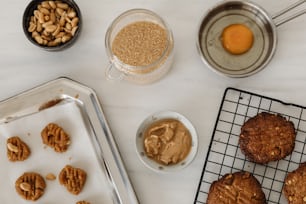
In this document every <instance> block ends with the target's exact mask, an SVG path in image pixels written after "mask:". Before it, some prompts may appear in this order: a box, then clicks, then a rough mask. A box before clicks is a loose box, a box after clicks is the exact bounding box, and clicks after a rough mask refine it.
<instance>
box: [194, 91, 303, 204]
mask: <svg viewBox="0 0 306 204" xmlns="http://www.w3.org/2000/svg"><path fill="white" fill-rule="evenodd" d="M263 111H264V112H271V113H280V114H281V115H283V116H284V117H286V118H287V119H289V120H290V121H292V122H293V123H294V125H295V128H296V132H297V135H296V140H295V148H294V151H293V153H292V154H291V155H289V156H287V157H286V158H285V159H283V160H280V161H277V162H270V163H268V164H266V165H260V164H256V163H253V162H250V161H248V160H247V159H246V158H245V156H244V154H242V153H241V150H240V148H239V145H238V139H239V135H240V128H241V126H242V125H243V124H244V122H245V121H246V120H248V119H249V118H250V117H253V116H255V115H256V114H257V113H259V112H263ZM305 141H306V107H303V106H300V105H295V104H289V103H285V102H283V101H281V100H278V99H273V98H270V97H266V96H262V95H259V94H255V93H251V92H248V91H244V90H239V89H235V88H227V89H226V90H225V93H224V95H223V99H222V101H221V107H220V110H219V113H218V117H217V121H216V124H215V128H214V131H213V135H212V139H211V142H210V145H209V149H208V153H207V155H206V160H205V163H204V167H203V171H202V175H201V179H200V182H199V186H198V190H197V193H196V196H195V201H194V203H195V204H204V203H206V199H207V195H208V192H209V188H210V185H211V184H212V182H213V181H215V180H217V179H219V178H220V177H221V176H223V175H224V174H226V173H231V172H236V171H240V170H244V171H249V172H251V173H252V174H253V175H254V176H255V177H256V178H257V179H258V181H259V182H260V183H261V185H262V188H263V191H264V193H265V195H266V199H267V202H268V203H269V204H274V203H275V204H276V203H280V204H285V203H287V201H286V199H285V198H284V196H283V194H282V188H283V182H284V179H285V176H286V175H287V173H288V172H291V171H293V170H294V169H296V168H297V167H298V166H299V164H300V163H301V162H305V161H306V144H305Z"/></svg>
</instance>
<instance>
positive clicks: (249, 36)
mask: <svg viewBox="0 0 306 204" xmlns="http://www.w3.org/2000/svg"><path fill="white" fill-rule="evenodd" d="M221 40H222V45H223V47H224V49H225V50H226V51H227V52H229V53H231V54H234V55H241V54H243V53H246V52H247V51H248V50H249V49H251V47H252V46H253V41H254V36H253V32H252V31H251V30H250V29H249V28H248V27H247V26H245V25H243V24H232V25H229V26H227V27H226V28H225V29H224V30H223V32H222V38H221Z"/></svg>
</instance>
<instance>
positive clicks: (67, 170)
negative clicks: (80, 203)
mask: <svg viewBox="0 0 306 204" xmlns="http://www.w3.org/2000/svg"><path fill="white" fill-rule="evenodd" d="M86 176H87V174H86V172H85V171H84V170H82V169H80V168H75V167H73V166H70V165H66V166H65V167H64V168H63V169H62V170H61V172H60V174H59V176H58V179H59V182H60V184H62V185H64V186H65V187H66V188H67V190H68V191H69V192H70V193H72V194H74V195H78V194H79V193H80V192H81V191H82V189H83V187H84V185H85V182H86Z"/></svg>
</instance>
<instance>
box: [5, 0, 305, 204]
mask: <svg viewBox="0 0 306 204" xmlns="http://www.w3.org/2000/svg"><path fill="white" fill-rule="evenodd" d="M28 2H29V0H25V1H20V0H11V1H2V2H1V3H2V6H1V7H2V11H1V13H0V25H1V26H2V28H1V32H0V42H1V43H0V44H1V46H0V47H1V49H0V56H1V57H0V67H1V68H0V87H1V91H0V100H3V99H6V98H7V97H10V96H13V95H15V94H18V93H20V92H22V91H24V90H26V89H30V88H32V87H33V86H36V85H39V84H41V83H44V82H46V81H49V80H52V79H55V78H57V77H60V76H67V77H70V78H72V79H74V80H77V81H79V82H81V83H84V84H86V85H88V86H89V87H92V88H93V89H95V91H96V92H97V94H98V97H99V99H100V100H101V103H102V107H103V110H104V112H105V115H106V117H107V119H108V122H109V125H110V128H111V130H112V133H113V135H114V137H115V139H116V142H117V144H118V148H119V150H120V152H121V155H122V159H123V161H124V163H125V165H126V169H127V172H128V174H129V176H130V179H131V182H132V184H133V186H134V188H135V191H136V193H137V196H138V198H139V201H140V203H143V204H155V203H159V204H170V203H176V204H189V203H193V201H194V198H195V193H196V191H197V187H198V183H199V180H200V176H201V172H202V168H203V164H204V160H205V156H206V153H207V150H208V144H209V141H210V138H211V135H212V131H213V128H214V123H215V120H216V117H217V113H218V109H219V105H220V102H221V99H222V95H223V93H224V90H225V89H226V88H227V87H235V88H239V89H244V90H248V91H252V92H255V93H258V94H262V95H265V96H269V97H273V98H278V99H280V100H283V101H286V102H291V103H296V104H299V105H303V106H306V57H305V53H306V38H305V34H306V26H305V20H306V16H301V17H299V18H297V19H295V20H293V21H291V22H289V23H287V24H285V25H282V26H280V27H278V28H277V31H278V46H277V50H276V53H275V56H274V58H273V59H272V61H271V62H270V63H269V65H268V66H267V67H266V68H265V69H264V70H263V71H261V72H259V73H257V74H255V75H253V76H251V77H247V78H242V79H234V78H227V77H224V76H220V75H217V74H216V73H214V72H212V71H211V70H210V69H208V68H207V67H206V65H204V64H203V62H202V61H201V59H200V57H199V55H198V53H197V49H196V34H197V30H198V25H199V22H200V19H201V18H202V16H203V15H204V13H205V12H206V11H207V10H208V9H209V8H210V7H212V6H213V5H214V4H215V3H217V2H218V1H215V0H201V1H200V0H193V1H186V0H176V1H169V0H168V1H166V0H151V1H148V0H147V1H145V0H129V1H113V0H102V1H99V0H91V1H85V0H77V1H76V2H77V4H78V5H79V7H80V9H81V11H82V15H83V30H82V33H81V36H80V38H79V39H78V41H77V42H76V44H75V45H74V46H73V47H71V48H69V49H67V50H64V51H61V52H46V51H43V50H40V49H39V48H37V47H35V46H33V45H32V44H31V43H30V42H29V41H28V40H27V39H26V37H25V35H24V33H23V30H22V25H21V21H22V15H23V11H24V9H25V7H26V5H27V4H28ZM255 2H256V3H258V4H260V5H261V6H262V7H264V8H265V9H266V10H267V11H268V12H270V13H271V14H273V13H275V12H277V11H279V10H280V9H282V8H284V7H286V6H288V5H289V4H290V3H292V2H294V1H293V0H283V1H281V2H280V1H278V0H270V1H264V0H256V1H255ZM304 7H305V6H304ZM131 8H146V9H150V10H152V11H155V12H156V13H158V14H159V15H160V16H162V17H163V18H164V19H165V20H166V21H167V22H168V24H169V25H170V27H171V28H172V31H173V34H174V40H175V61H174V65H173V68H172V70H171V71H170V72H169V73H168V74H167V75H166V76H165V77H164V78H163V79H162V80H160V81H158V82H156V83H153V84H149V85H145V86H141V85H134V84H130V83H127V82H124V81H122V82H118V81H116V82H113V81H109V80H107V79H106V78H105V74H104V73H105V69H106V67H107V66H108V59H107V56H106V53H105V46H104V37H105V32H106V30H107V28H108V26H109V24H110V23H111V21H112V20H113V19H114V18H115V17H117V16H118V15H119V14H121V13H122V12H124V11H126V10H128V9H131ZM161 110H174V111H177V112H179V113H181V114H183V115H185V116H186V117H187V118H189V120H190V121H191V122H192V123H193V124H194V126H195V128H196V130H197V133H198V137H199V149H198V154H197V155H196V158H195V159H194V161H193V162H192V163H191V164H190V165H189V166H188V167H187V168H185V169H183V170H181V171H179V172H176V173H171V174H158V173H155V172H153V171H151V170H150V169H148V168H147V167H145V166H144V165H143V164H142V163H141V161H140V160H139V159H138V157H137V155H136V151H135V133H136V130H137V128H138V126H139V124H140V123H141V122H142V120H143V119H144V118H146V117H147V116H148V115H149V114H151V113H154V112H156V111H161ZM0 114H1V113H0Z"/></svg>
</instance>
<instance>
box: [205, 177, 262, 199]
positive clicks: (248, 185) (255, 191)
mask: <svg viewBox="0 0 306 204" xmlns="http://www.w3.org/2000/svg"><path fill="white" fill-rule="evenodd" d="M216 203H218V204H266V203H267V202H266V198H265V194H264V193H263V191H262V189H261V185H260V183H259V182H258V181H257V179H256V178H255V177H254V176H253V175H252V174H251V173H249V172H236V173H233V174H225V175H224V176H223V177H222V178H221V179H219V180H217V181H214V182H213V183H212V184H211V186H210V189H209V193H208V197H207V204H216Z"/></svg>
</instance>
